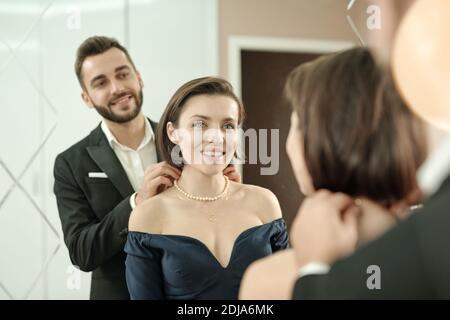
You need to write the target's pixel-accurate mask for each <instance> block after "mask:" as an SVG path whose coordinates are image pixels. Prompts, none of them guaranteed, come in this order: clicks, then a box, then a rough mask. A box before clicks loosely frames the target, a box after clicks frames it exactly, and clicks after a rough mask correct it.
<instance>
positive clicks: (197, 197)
mask: <svg viewBox="0 0 450 320" xmlns="http://www.w3.org/2000/svg"><path fill="white" fill-rule="evenodd" d="M223 177H224V178H225V188H223V191H222V193H220V194H218V195H217V196H215V197H199V196H194V195H192V194H190V193H187V192H186V191H184V190H183V189H181V188H180V186H179V185H178V181H177V180H174V181H173V186H174V187H175V189H177V190H178V191H179V192H180V193H182V194H183V195H184V196H185V197H186V198H189V199H191V200H196V201H216V200H219V199H220V198H223V197H224V196H225V195H226V194H227V192H228V187H229V186H230V183H229V179H228V177H227V176H223Z"/></svg>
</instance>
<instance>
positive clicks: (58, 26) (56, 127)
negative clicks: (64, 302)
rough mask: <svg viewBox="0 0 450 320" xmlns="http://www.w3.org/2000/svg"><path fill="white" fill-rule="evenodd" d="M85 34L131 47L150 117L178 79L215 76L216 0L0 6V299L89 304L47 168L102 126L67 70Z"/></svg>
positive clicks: (6, 2) (36, 1)
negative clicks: (83, 301) (66, 242)
mask: <svg viewBox="0 0 450 320" xmlns="http://www.w3.org/2000/svg"><path fill="white" fill-rule="evenodd" d="M91 35H107V36H113V37H115V38H117V39H118V40H119V41H121V42H122V43H124V44H125V45H126V46H127V47H128V48H129V50H130V53H131V56H132V57H133V59H134V62H135V64H136V66H137V68H138V69H139V71H140V72H141V74H142V76H143V79H144V82H145V88H144V106H143V108H144V112H145V113H146V114H147V115H149V116H150V117H152V118H153V119H155V120H158V119H159V117H160V115H161V113H162V111H163V109H164V108H165V105H166V103H167V101H168V99H169V97H170V95H171V94H172V93H173V92H174V91H175V89H176V88H177V87H178V86H179V85H181V84H182V83H183V82H185V81H187V80H190V79H193V78H195V77H198V76H203V75H207V74H217V70H218V66H217V3H216V1H215V0H58V1H47V0H29V1H26V2H25V1H23V2H22V1H14V0H0V88H1V90H0V101H1V115H2V116H1V120H2V121H1V126H0V225H1V226H2V232H1V233H0V252H2V254H1V255H0V299H87V298H88V293H89V285H90V276H89V274H85V273H82V272H78V271H74V269H73V268H72V267H71V263H70V260H69V257H68V252H67V249H66V247H65V245H64V242H63V235H62V232H61V226H60V221H59V217H58V213H57V209H56V201H55V197H54V195H53V191H52V187H53V176H52V170H53V162H54V159H55V156H56V155H57V154H58V153H59V152H61V151H63V150H64V149H66V148H68V147H69V146H70V145H72V144H73V143H75V142H76V141H78V140H80V139H82V138H83V137H84V136H85V135H87V134H88V133H89V132H90V131H91V130H92V129H93V128H94V127H95V126H96V125H97V123H98V122H99V119H100V118H99V116H98V115H97V114H96V113H95V111H93V110H90V109H88V108H87V107H85V106H84V105H83V103H82V101H81V99H80V88H79V85H78V82H77V79H76V77H75V74H74V68H73V63H74V59H75V51H76V48H77V47H78V45H79V44H80V43H81V42H82V41H83V40H84V39H85V38H87V37H89V36H91ZM77 284H80V287H79V288H78V289H77Z"/></svg>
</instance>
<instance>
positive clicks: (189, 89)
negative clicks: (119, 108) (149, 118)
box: [156, 77, 245, 167]
mask: <svg viewBox="0 0 450 320" xmlns="http://www.w3.org/2000/svg"><path fill="white" fill-rule="evenodd" d="M198 95H218V96H226V97H230V98H231V99H233V100H234V101H236V103H237V105H238V108H239V119H238V124H239V125H241V124H242V122H243V121H244V118H245V110H244V106H243V105H242V102H241V101H240V100H239V98H238V97H237V96H236V95H235V94H234V92H233V87H232V85H231V84H230V83H229V82H228V81H226V80H224V79H221V78H215V77H203V78H198V79H194V80H191V81H189V82H187V83H185V84H183V85H182V86H181V87H180V88H179V89H178V90H177V91H176V92H175V93H174V95H173V96H172V98H171V99H170V101H169V103H168V104H167V107H166V110H165V111H164V113H163V115H162V117H161V120H160V121H159V124H158V129H157V132H156V146H157V148H158V152H159V154H160V155H161V157H162V158H163V159H164V160H165V161H167V163H169V164H170V165H173V166H177V167H180V166H181V165H180V164H179V163H174V162H173V159H172V157H171V154H172V149H173V148H174V147H175V144H174V143H173V142H172V141H170V139H169V136H168V135H167V131H166V127H167V123H168V122H172V123H173V124H174V126H177V121H178V119H179V118H180V114H181V111H182V110H183V106H184V105H185V103H186V101H187V100H188V99H189V98H192V97H194V96H198Z"/></svg>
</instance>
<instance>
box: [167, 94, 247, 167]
mask: <svg viewBox="0 0 450 320" xmlns="http://www.w3.org/2000/svg"><path fill="white" fill-rule="evenodd" d="M238 121H239V107H238V104H237V103H236V101H234V100H233V99H232V98H230V97H227V96H221V95H206V94H203V95H197V96H194V97H192V98H189V99H188V100H187V101H186V102H185V105H184V106H183V110H182V111H181V114H180V117H179V119H178V121H177V124H176V127H175V125H174V124H173V123H171V122H169V123H168V124H167V134H168V135H169V138H170V140H171V141H172V142H173V143H175V144H177V145H178V146H179V147H180V149H181V153H182V155H183V160H184V163H185V166H192V167H194V168H196V169H197V170H200V171H201V172H203V173H204V174H208V175H211V174H217V173H219V172H222V171H223V170H224V169H225V168H226V167H227V165H228V164H229V163H230V162H231V160H232V158H233V155H234V153H235V151H236V147H237V141H238V131H237V127H238Z"/></svg>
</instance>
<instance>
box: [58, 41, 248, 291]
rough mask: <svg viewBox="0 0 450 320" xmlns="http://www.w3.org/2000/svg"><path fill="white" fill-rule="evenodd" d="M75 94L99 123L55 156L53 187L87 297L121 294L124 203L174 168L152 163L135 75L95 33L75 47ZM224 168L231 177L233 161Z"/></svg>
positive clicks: (118, 51)
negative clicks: (86, 281) (87, 285)
mask: <svg viewBox="0 0 450 320" xmlns="http://www.w3.org/2000/svg"><path fill="white" fill-rule="evenodd" d="M75 72H76V75H77V77H78V80H79V83H80V85H81V89H82V93H81V96H82V99H83V101H84V103H85V104H86V105H87V106H88V107H89V108H94V109H95V110H96V111H97V112H98V113H99V114H100V115H101V117H102V122H101V124H100V125H99V126H97V128H95V129H94V130H93V131H92V132H91V133H90V134H89V135H88V136H87V137H86V138H84V139H83V140H81V141H80V142H78V143H76V144H75V145H73V146H72V147H70V148H69V149H67V150H66V151H64V152H62V153H61V154H59V155H58V156H57V158H56V160H55V166H54V176H55V185H54V192H55V195H56V199H57V204H58V211H59V216H60V219H61V224H62V229H63V233H64V241H65V243H66V245H67V248H68V250H69V254H70V258H71V261H72V263H73V264H74V265H76V266H78V267H79V268H80V269H81V270H82V271H87V272H88V271H93V273H92V282H91V292H90V298H91V299H129V294H128V290H127V286H126V282H125V254H124V252H123V248H124V244H125V241H126V238H127V233H128V230H127V226H128V219H129V216H130V213H131V211H132V209H133V208H134V207H135V206H137V205H139V204H140V203H142V202H143V201H144V200H145V199H148V198H150V197H152V196H154V195H156V194H157V193H158V192H161V191H162V190H164V189H166V188H168V187H170V186H172V182H173V180H175V179H178V178H179V177H180V174H181V172H180V170H178V169H177V168H174V167H172V166H170V165H168V164H167V163H165V162H159V163H157V162H158V161H159V156H158V154H157V150H156V146H155V135H154V132H155V130H156V125H157V124H156V123H155V122H153V121H151V120H150V119H147V118H146V117H145V116H144V115H143V113H142V111H141V108H142V103H143V94H142V88H143V81H142V78H141V76H140V74H139V72H138V71H137V69H136V67H135V65H134V63H133V61H132V59H131V57H130V55H129V53H128V51H127V50H126V49H125V48H124V47H123V46H122V45H121V44H120V43H119V42H117V41H116V40H115V39H112V38H108V37H102V36H95V37H91V38H88V39H87V40H85V41H84V42H83V43H82V44H81V45H80V47H79V48H78V51H77V57H76V62H75ZM224 173H225V174H226V175H228V177H229V178H230V179H232V180H235V181H239V176H238V175H237V174H236V172H235V170H234V168H233V167H230V168H227V169H226V170H225V171H224Z"/></svg>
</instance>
